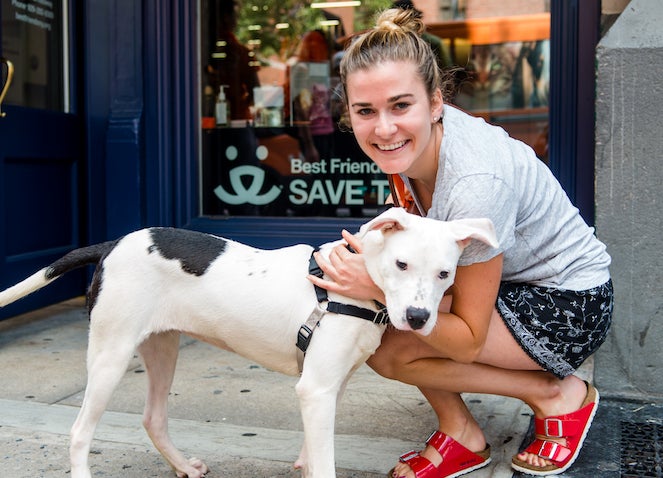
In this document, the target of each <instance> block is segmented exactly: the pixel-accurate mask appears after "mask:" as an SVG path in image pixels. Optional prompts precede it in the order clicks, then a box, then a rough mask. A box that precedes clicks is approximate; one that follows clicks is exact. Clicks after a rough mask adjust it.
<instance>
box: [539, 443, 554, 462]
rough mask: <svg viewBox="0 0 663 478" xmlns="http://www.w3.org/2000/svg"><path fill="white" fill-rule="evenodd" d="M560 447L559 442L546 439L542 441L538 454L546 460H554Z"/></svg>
mask: <svg viewBox="0 0 663 478" xmlns="http://www.w3.org/2000/svg"><path fill="white" fill-rule="evenodd" d="M558 448H559V443H555V442H552V441H547V440H544V442H543V443H541V446H540V447H539V452H538V453H537V455H539V456H540V457H541V458H545V459H546V460H554V459H555V456H556V455H557V449H558Z"/></svg>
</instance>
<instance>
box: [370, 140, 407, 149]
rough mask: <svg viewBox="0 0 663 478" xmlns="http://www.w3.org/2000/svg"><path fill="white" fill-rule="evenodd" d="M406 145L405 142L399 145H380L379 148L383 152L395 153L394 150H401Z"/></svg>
mask: <svg viewBox="0 0 663 478" xmlns="http://www.w3.org/2000/svg"><path fill="white" fill-rule="evenodd" d="M404 144H405V141H399V142H398V143H392V144H378V145H377V147H378V149H379V150H381V151H393V150H394V149H398V148H400V147H401V146H403V145H404Z"/></svg>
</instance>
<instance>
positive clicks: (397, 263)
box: [396, 261, 407, 271]
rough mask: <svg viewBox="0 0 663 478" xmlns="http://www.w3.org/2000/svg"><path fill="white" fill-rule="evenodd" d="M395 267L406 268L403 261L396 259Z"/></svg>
mask: <svg viewBox="0 0 663 478" xmlns="http://www.w3.org/2000/svg"><path fill="white" fill-rule="evenodd" d="M396 267H398V268H399V269H400V270H402V271H404V270H406V269H407V264H406V263H405V262H401V261H396Z"/></svg>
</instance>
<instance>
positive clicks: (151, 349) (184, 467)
mask: <svg viewBox="0 0 663 478" xmlns="http://www.w3.org/2000/svg"><path fill="white" fill-rule="evenodd" d="M179 339H180V334H179V333H178V332H165V333H161V334H154V335H152V336H150V337H149V338H148V339H147V340H145V342H143V343H142V344H141V345H140V347H139V348H138V351H139V352H140V354H141V355H142V357H143V361H144V363H145V370H146V371H147V377H148V381H149V385H148V390H147V399H146V402H145V411H144V413H143V426H144V427H145V430H146V431H147V434H148V435H149V437H150V439H151V440H152V443H154V446H155V447H156V449H157V450H159V452H160V453H161V455H163V457H164V458H165V459H166V460H167V461H168V463H169V464H170V466H172V467H173V469H174V470H175V473H176V474H177V476H178V478H184V477H188V478H200V477H202V476H204V475H205V473H207V472H208V469H207V465H205V463H203V462H202V461H200V460H198V459H196V458H192V459H191V460H187V459H186V458H185V456H184V455H183V454H182V453H181V452H180V451H179V450H178V449H177V448H176V447H175V445H174V444H173V442H172V440H171V439H170V435H169V434H168V394H169V393H170V387H171V385H172V383H173V377H174V375H175V365H176V363H177V355H178V352H179Z"/></svg>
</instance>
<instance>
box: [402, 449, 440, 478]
mask: <svg viewBox="0 0 663 478" xmlns="http://www.w3.org/2000/svg"><path fill="white" fill-rule="evenodd" d="M399 460H400V461H401V462H402V463H405V464H406V465H408V466H409V467H410V469H412V471H413V472H414V476H427V474H428V473H430V472H433V471H435V470H436V468H435V465H433V463H432V462H431V461H430V460H429V459H428V458H425V457H423V456H421V454H420V453H419V452H418V451H416V450H412V451H408V452H407V453H403V454H402V455H401V456H400V458H399Z"/></svg>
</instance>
